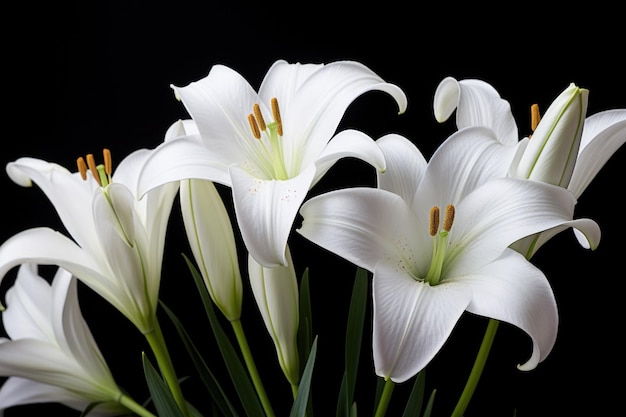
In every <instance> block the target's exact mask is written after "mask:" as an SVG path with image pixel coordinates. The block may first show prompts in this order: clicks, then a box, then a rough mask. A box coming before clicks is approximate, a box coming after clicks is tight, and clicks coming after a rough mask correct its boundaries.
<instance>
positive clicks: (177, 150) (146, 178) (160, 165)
mask: <svg viewBox="0 0 626 417" xmlns="http://www.w3.org/2000/svg"><path fill="white" fill-rule="evenodd" d="M183 138H184V139H182V138H180V140H178V139H174V140H170V141H168V142H164V143H162V144H161V145H159V146H158V147H157V148H155V149H154V151H153V153H152V155H151V156H150V157H149V158H148V159H147V160H146V162H145V164H144V167H143V169H142V171H141V172H140V174H139V179H138V181H137V191H136V192H137V196H139V197H143V196H144V195H145V193H147V192H148V191H149V190H152V189H154V188H156V187H158V186H160V185H162V184H165V183H168V182H178V181H180V180H183V179H204V180H210V181H213V182H217V183H220V184H224V185H228V186H230V185H231V181H230V176H229V175H228V166H227V165H226V164H225V163H223V162H221V161H219V160H218V159H217V157H216V155H215V154H214V153H213V151H211V150H209V148H207V146H206V145H204V144H203V143H202V140H201V139H200V137H199V136H185V137H183Z"/></svg>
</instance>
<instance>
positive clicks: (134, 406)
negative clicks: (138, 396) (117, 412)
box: [117, 394, 156, 417]
mask: <svg viewBox="0 0 626 417" xmlns="http://www.w3.org/2000/svg"><path fill="white" fill-rule="evenodd" d="M117 402H118V403H120V404H121V405H123V406H124V407H126V408H127V409H129V410H130V411H132V412H133V413H135V414H137V415H138V416H141V417H156V415H154V414H152V413H151V412H150V411H148V410H146V409H145V408H144V407H142V406H141V405H139V404H138V403H137V402H136V401H135V400H133V399H132V398H130V397H129V396H127V395H123V394H122V395H121V396H120V397H119V398H118V400H117Z"/></svg>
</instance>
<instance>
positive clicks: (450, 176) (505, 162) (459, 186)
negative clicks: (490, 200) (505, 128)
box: [416, 126, 516, 220]
mask: <svg viewBox="0 0 626 417" xmlns="http://www.w3.org/2000/svg"><path fill="white" fill-rule="evenodd" d="M515 154H516V148H515V147H514V146H505V145H502V144H501V143H500V142H498V140H497V139H496V137H495V136H494V132H493V131H492V130H490V129H487V128H485V127H480V126H477V127H469V128H466V129H462V130H459V131H458V132H456V133H454V134H452V135H451V136H450V137H449V138H448V139H446V140H445V141H444V142H443V143H442V144H441V145H440V146H439V148H437V150H436V151H435V153H434V154H433V156H432V157H431V159H430V161H429V163H428V167H427V169H426V172H425V174H424V178H423V179H422V181H421V182H420V188H419V190H418V191H417V192H418V193H419V195H420V198H419V199H418V201H416V204H418V205H419V207H420V210H421V211H422V212H424V213H428V210H430V208H431V207H432V206H437V207H439V208H441V209H442V210H443V209H444V208H445V207H446V206H447V205H448V204H457V202H459V201H461V200H462V199H463V198H465V196H467V195H468V194H469V193H471V192H472V191H473V190H475V189H476V188H478V187H480V186H481V185H483V184H485V183H486V182H488V181H489V180H491V179H493V178H501V177H504V176H506V174H507V172H508V170H509V166H510V164H511V161H512V160H513V157H514V156H515ZM425 218H426V220H428V216H425Z"/></svg>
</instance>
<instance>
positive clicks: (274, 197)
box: [231, 166, 315, 267]
mask: <svg viewBox="0 0 626 417" xmlns="http://www.w3.org/2000/svg"><path fill="white" fill-rule="evenodd" d="M314 175H315V167H313V166H311V167H309V168H308V169H307V170H305V171H304V172H302V173H301V174H300V175H298V176H297V177H295V178H292V179H290V180H285V181H277V180H270V181H266V180H259V179H257V178H254V177H252V176H250V175H249V174H248V173H247V172H246V171H244V170H242V169H240V168H237V167H233V168H231V177H232V182H233V185H232V188H233V200H234V204H235V213H236V216H237V223H238V224H239V228H240V229H241V235H242V237H243V240H244V242H245V244H246V247H247V248H248V251H249V252H250V254H251V255H252V256H253V257H254V258H255V260H256V261H257V262H258V263H260V264H261V265H264V266H266V267H271V266H278V265H283V266H285V265H287V259H286V256H285V248H286V246H287V239H288V237H289V234H290V233H291V229H292V226H293V222H294V220H295V217H296V214H297V213H298V209H299V208H300V205H301V204H302V201H303V200H304V198H305V197H306V195H307V193H308V191H309V187H310V186H311V183H312V181H313V176H314Z"/></svg>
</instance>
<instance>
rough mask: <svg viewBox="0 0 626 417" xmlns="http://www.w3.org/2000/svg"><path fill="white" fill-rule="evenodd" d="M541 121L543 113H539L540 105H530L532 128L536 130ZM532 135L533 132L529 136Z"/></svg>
mask: <svg viewBox="0 0 626 417" xmlns="http://www.w3.org/2000/svg"><path fill="white" fill-rule="evenodd" d="M540 121H541V114H540V113H539V105H538V104H533V105H532V106H530V129H531V130H532V131H533V132H534V131H535V130H536V129H537V126H539V122H540ZM528 137H529V138H530V137H532V134H531V135H529V136H528Z"/></svg>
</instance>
